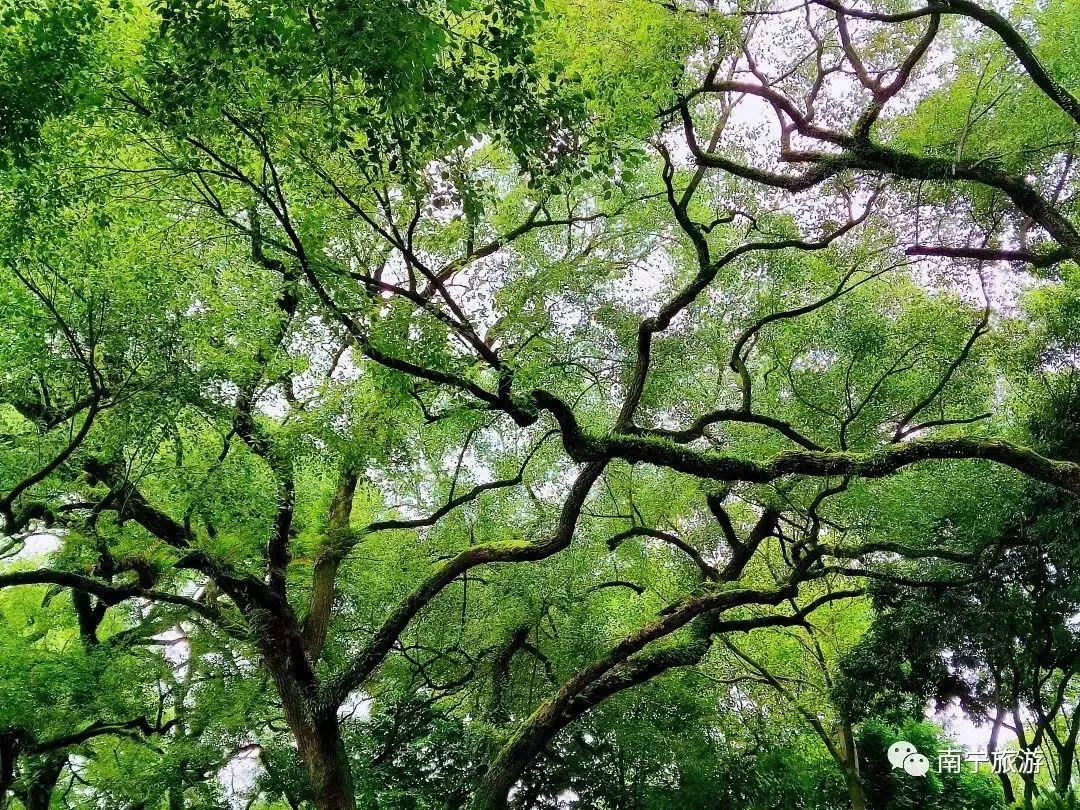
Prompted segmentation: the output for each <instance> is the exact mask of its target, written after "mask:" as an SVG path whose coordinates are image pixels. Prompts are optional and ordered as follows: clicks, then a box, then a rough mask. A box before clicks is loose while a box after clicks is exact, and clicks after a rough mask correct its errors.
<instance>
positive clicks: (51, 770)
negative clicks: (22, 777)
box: [23, 754, 67, 810]
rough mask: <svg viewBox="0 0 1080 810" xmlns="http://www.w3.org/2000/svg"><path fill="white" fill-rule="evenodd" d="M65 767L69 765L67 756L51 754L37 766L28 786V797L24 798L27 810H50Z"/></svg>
mask: <svg viewBox="0 0 1080 810" xmlns="http://www.w3.org/2000/svg"><path fill="white" fill-rule="evenodd" d="M65 765H67V754H51V755H49V756H46V757H45V758H44V759H42V760H41V761H40V763H38V764H37V768H36V770H34V772H33V776H31V778H30V779H29V784H27V786H26V795H25V796H24V797H23V804H25V805H26V810H49V805H50V804H52V795H53V791H54V790H55V789H56V783H57V781H58V780H59V779H60V773H61V772H62V771H63V770H64V766H65Z"/></svg>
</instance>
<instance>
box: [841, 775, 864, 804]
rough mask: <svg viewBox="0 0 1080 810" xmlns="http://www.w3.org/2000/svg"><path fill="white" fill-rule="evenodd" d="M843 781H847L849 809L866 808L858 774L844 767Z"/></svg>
mask: <svg viewBox="0 0 1080 810" xmlns="http://www.w3.org/2000/svg"><path fill="white" fill-rule="evenodd" d="M844 781H845V782H846V783H847V790H848V801H850V802H851V810H866V796H865V794H864V793H863V789H862V782H860V781H859V774H857V773H856V772H855V771H854V770H852V769H845V770H844Z"/></svg>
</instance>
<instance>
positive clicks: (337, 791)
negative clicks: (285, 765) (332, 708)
mask: <svg viewBox="0 0 1080 810" xmlns="http://www.w3.org/2000/svg"><path fill="white" fill-rule="evenodd" d="M312 732H313V734H312V737H311V738H310V739H309V740H307V741H306V742H305V743H304V744H301V746H300V756H301V758H302V759H303V760H304V764H305V765H306V766H307V770H308V776H309V778H310V779H311V787H312V789H313V790H314V792H315V806H316V807H317V808H318V810H356V797H355V796H354V795H353V788H352V769H351V768H350V766H349V758H348V756H347V754H346V753H345V745H344V744H343V742H342V740H341V729H340V728H339V726H338V723H337V717H336V716H334V715H333V714H331V716H330V717H329V718H324V719H322V720H320V721H317V722H316V724H315V726H314V727H313V728H312Z"/></svg>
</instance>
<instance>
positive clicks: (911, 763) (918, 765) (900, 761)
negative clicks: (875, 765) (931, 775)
mask: <svg viewBox="0 0 1080 810" xmlns="http://www.w3.org/2000/svg"><path fill="white" fill-rule="evenodd" d="M889 762H890V763H891V764H892V766H893V768H903V769H904V771H906V772H907V773H908V774H910V775H911V776H926V773H927V771H929V770H930V760H929V759H927V758H926V757H924V756H923V755H922V754H920V753H919V752H918V751H916V750H915V746H914V745H912V744H911V743H909V742H907V741H906V740H897V741H896V742H894V743H893V744H892V745H890V746H889Z"/></svg>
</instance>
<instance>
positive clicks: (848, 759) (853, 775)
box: [837, 723, 866, 810]
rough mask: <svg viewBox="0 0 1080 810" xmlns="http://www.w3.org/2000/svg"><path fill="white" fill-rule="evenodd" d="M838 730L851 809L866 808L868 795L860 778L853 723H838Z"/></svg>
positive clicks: (841, 763) (839, 747) (864, 809)
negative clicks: (864, 791)
mask: <svg viewBox="0 0 1080 810" xmlns="http://www.w3.org/2000/svg"><path fill="white" fill-rule="evenodd" d="M837 730H838V731H839V737H840V745H839V746H838V749H839V753H840V755H841V762H840V766H841V767H840V769H841V770H842V771H843V773H844V783H845V784H846V785H847V791H848V801H850V802H851V810H866V795H865V794H864V793H863V787H862V780H860V779H859V752H858V751H856V750H855V735H854V733H852V729H851V724H850V723H838V724H837Z"/></svg>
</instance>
